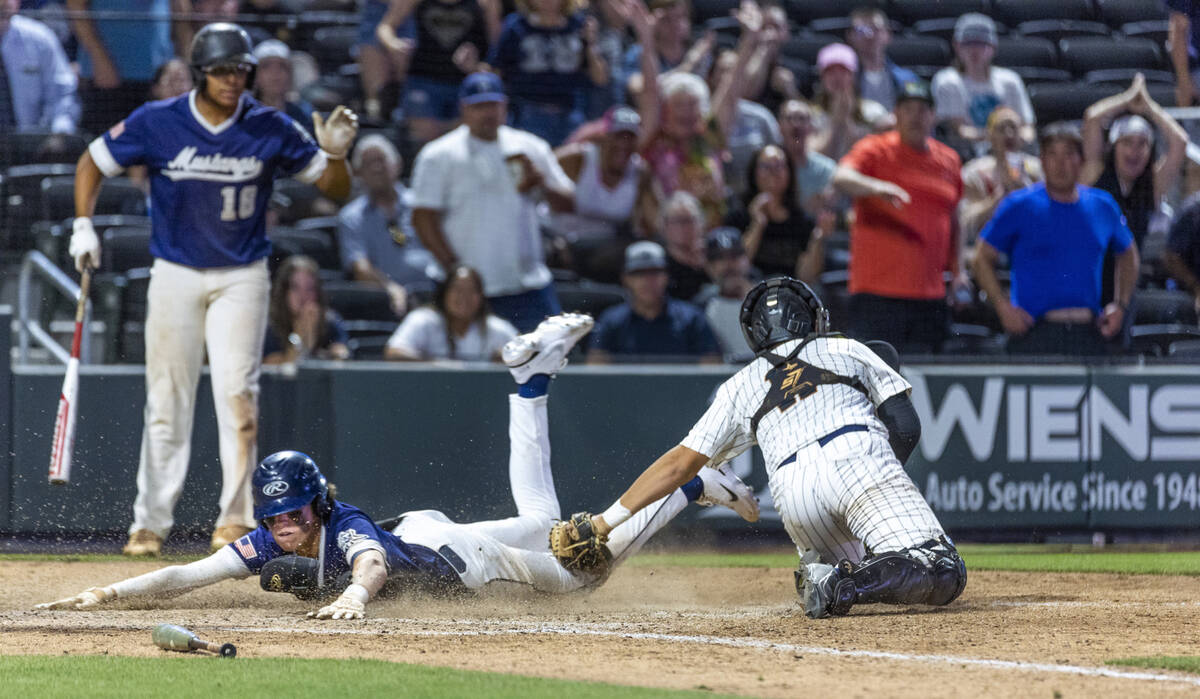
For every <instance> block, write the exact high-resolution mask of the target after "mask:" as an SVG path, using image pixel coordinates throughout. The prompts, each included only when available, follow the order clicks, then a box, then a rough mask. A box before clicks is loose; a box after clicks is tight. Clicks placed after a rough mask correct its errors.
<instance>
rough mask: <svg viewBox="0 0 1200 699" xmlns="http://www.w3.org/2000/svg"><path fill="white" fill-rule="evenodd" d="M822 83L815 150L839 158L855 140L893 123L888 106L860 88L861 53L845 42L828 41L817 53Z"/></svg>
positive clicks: (814, 140) (817, 101)
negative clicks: (868, 96)
mask: <svg viewBox="0 0 1200 699" xmlns="http://www.w3.org/2000/svg"><path fill="white" fill-rule="evenodd" d="M817 71H818V73H819V75H820V78H819V79H820V84H819V86H818V87H817V94H816V98H815V99H814V102H815V104H816V105H817V106H819V107H820V108H821V113H818V114H816V115H815V116H816V119H814V133H813V138H812V147H813V150H815V151H817V152H820V153H822V154H824V155H826V156H828V157H830V158H833V159H834V160H839V159H841V157H842V156H843V155H845V154H846V153H847V151H849V150H850V146H852V145H853V144H854V143H855V142H856V141H858V140H859V139H860V138H862V137H863V136H866V135H867V134H870V133H872V132H878V131H882V130H886V129H887V128H889V127H890V126H891V125H892V115H891V113H890V112H888V110H887V108H885V107H884V106H883V105H881V104H879V103H878V102H875V101H873V100H866V99H862V97H861V95H859V92H858V54H856V53H854V49H852V48H850V47H849V46H847V45H846V44H841V43H834V44H829V45H828V46H826V47H825V48H823V49H821V51H820V52H819V53H818V54H817Z"/></svg>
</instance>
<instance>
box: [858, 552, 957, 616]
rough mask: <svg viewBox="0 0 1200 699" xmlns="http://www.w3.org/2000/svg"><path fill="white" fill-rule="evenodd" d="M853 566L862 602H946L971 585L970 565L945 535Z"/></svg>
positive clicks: (952, 599)
mask: <svg viewBox="0 0 1200 699" xmlns="http://www.w3.org/2000/svg"><path fill="white" fill-rule="evenodd" d="M851 568H852V569H851V571H850V577H851V578H852V579H853V580H854V585H855V587H856V588H857V591H858V602H859V603H860V604H870V603H883V604H932V605H945V604H950V603H951V602H953V601H954V600H955V599H956V598H957V597H958V596H959V595H960V594H962V591H963V588H965V587H966V585H967V567H966V565H964V564H963V561H962V558H960V557H959V555H958V551H957V550H956V549H955V548H954V545H953V544H951V543H950V542H949V540H947V539H944V538H943V539H938V540H934V539H931V540H929V541H927V542H925V543H924V544H921V545H920V546H914V547H913V548H910V549H904V550H902V551H888V552H885V553H881V554H878V555H875V556H871V557H869V558H867V559H865V560H863V562H862V563H860V564H859V565H857V566H852V567H851Z"/></svg>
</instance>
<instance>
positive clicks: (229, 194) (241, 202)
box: [221, 184, 258, 221]
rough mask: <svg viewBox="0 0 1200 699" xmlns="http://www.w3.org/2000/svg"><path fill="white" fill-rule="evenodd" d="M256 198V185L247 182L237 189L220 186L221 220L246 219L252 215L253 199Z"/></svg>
mask: <svg viewBox="0 0 1200 699" xmlns="http://www.w3.org/2000/svg"><path fill="white" fill-rule="evenodd" d="M256 199H258V185H254V184H248V185H246V186H245V187H242V189H241V191H238V188H237V187H222V188H221V220H222V221H236V220H238V219H242V220H245V219H248V218H250V217H251V216H253V215H254V204H255V200H256Z"/></svg>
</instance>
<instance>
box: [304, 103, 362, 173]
mask: <svg viewBox="0 0 1200 699" xmlns="http://www.w3.org/2000/svg"><path fill="white" fill-rule="evenodd" d="M312 120H313V132H315V133H316V136H317V145H319V146H321V150H323V151H325V153H326V154H327V155H328V156H329V157H331V158H333V159H335V160H343V159H345V157H346V154H347V153H349V152H350V145H351V144H352V143H354V137H355V136H357V135H358V115H357V114H355V113H354V112H353V111H351V110H350V109H349V108H348V107H344V106H342V105H340V104H339V105H338V106H337V107H334V109H333V111H332V112H331V113H330V114H329V118H328V119H322V118H321V115H320V114H318V113H317V112H313V115H312Z"/></svg>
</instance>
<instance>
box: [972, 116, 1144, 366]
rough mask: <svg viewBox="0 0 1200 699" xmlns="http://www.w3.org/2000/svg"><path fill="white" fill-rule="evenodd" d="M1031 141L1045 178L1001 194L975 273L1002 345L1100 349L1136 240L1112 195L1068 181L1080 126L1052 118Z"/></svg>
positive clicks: (1078, 162) (1131, 274) (1127, 288)
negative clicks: (1107, 267) (1005, 276)
mask: <svg viewBox="0 0 1200 699" xmlns="http://www.w3.org/2000/svg"><path fill="white" fill-rule="evenodd" d="M1040 146H1041V153H1042V167H1043V170H1044V171H1045V177H1046V179H1045V182H1044V183H1038V184H1034V185H1031V186H1029V187H1026V188H1025V189H1021V190H1018V191H1016V192H1013V193H1012V194H1010V195H1008V196H1007V197H1005V199H1004V200H1003V201H1002V202H1000V206H999V207H998V208H997V209H996V213H995V215H994V216H993V217H992V220H991V221H989V222H988V224H987V226H986V227H984V229H983V233H982V234H981V235H980V242H979V245H978V246H977V247H976V255H975V263H974V271H975V280H976V282H977V283H978V284H979V286H980V288H982V289H983V290H984V291H985V292H987V296H988V298H989V299H991V301H992V304H993V305H994V306H995V308H996V313H997V314H998V315H999V316H1000V322H1001V324H1002V325H1003V326H1004V330H1005V332H1007V333H1008V334H1009V340H1008V350H1009V352H1011V353H1014V354H1069V355H1097V354H1106V353H1107V352H1108V340H1110V339H1111V338H1113V337H1115V336H1116V335H1117V334H1118V333H1119V332H1120V331H1121V327H1122V324H1123V323H1124V320H1125V313H1126V311H1127V309H1128V308H1129V300H1130V296H1131V295H1132V294H1133V288H1134V284H1135V282H1136V281H1137V271H1138V252H1137V246H1136V245H1134V243H1133V234H1132V233H1130V231H1129V228H1128V226H1126V225H1125V218H1124V216H1122V215H1121V210H1120V208H1119V207H1118V206H1117V202H1116V201H1115V200H1114V199H1113V198H1112V195H1110V194H1108V193H1107V192H1104V191H1102V190H1099V189H1094V188H1092V187H1086V186H1083V185H1079V184H1077V182H1078V180H1079V172H1080V170H1081V169H1082V167H1083V139H1082V138H1081V137H1080V134H1079V130H1078V129H1076V128H1075V127H1073V126H1069V125H1066V124H1052V125H1050V126H1048V127H1046V129H1045V130H1044V131H1043V132H1042V136H1041V139H1040ZM1110 248H1111V249H1112V250H1113V252H1114V253H1115V254H1116V271H1115V280H1114V284H1113V288H1114V289H1115V292H1114V293H1115V298H1114V300H1113V302H1112V303H1109V304H1108V305H1107V306H1104V307H1101V301H1100V293H1101V274H1102V270H1103V268H1104V255H1105V252H1106V251H1107V250H1109V249H1110ZM1001 254H1004V255H1007V256H1008V259H1009V265H1010V267H1011V279H1012V283H1011V288H1010V289H1009V292H1008V293H1005V291H1004V289H1003V288H1001V286H1000V282H999V280H998V279H997V277H996V265H997V263H998V262H999V259H1000V255H1001Z"/></svg>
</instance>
